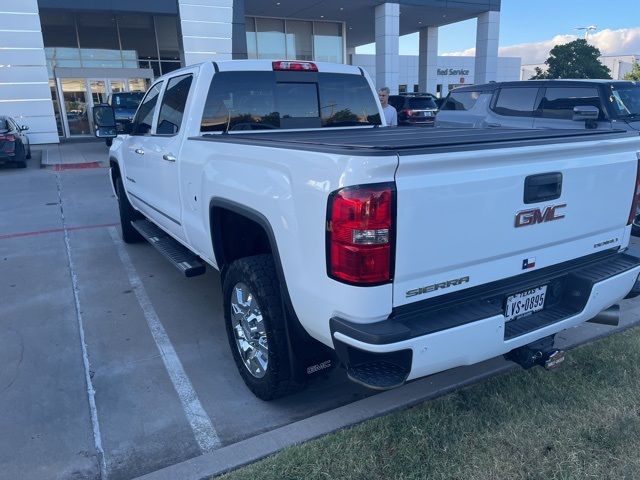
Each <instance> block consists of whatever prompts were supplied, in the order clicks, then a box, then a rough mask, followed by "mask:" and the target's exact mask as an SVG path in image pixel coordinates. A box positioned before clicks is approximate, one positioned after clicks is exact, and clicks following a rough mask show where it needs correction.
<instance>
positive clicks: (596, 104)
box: [436, 80, 640, 130]
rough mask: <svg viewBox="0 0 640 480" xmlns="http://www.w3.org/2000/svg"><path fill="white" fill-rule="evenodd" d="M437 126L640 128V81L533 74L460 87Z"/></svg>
mask: <svg viewBox="0 0 640 480" xmlns="http://www.w3.org/2000/svg"><path fill="white" fill-rule="evenodd" d="M436 127H469V128H491V127H512V128H571V129H575V128H600V129H624V130H640V82H629V81H621V80H529V81H522V82H502V83H489V84H485V85H470V86H466V87H461V88H456V89H455V90H452V91H451V92H450V93H449V95H448V96H447V98H446V100H445V102H444V103H443V104H442V107H441V108H440V112H439V113H438V115H437V116H436Z"/></svg>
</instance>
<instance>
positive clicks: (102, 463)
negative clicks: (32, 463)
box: [55, 172, 107, 480]
mask: <svg viewBox="0 0 640 480" xmlns="http://www.w3.org/2000/svg"><path fill="white" fill-rule="evenodd" d="M55 175H56V188H57V190H58V202H59V205H60V218H61V221H62V229H63V236H64V243H65V249H66V253H67V263H68V266H69V274H70V276H71V288H72V291H73V299H74V303H75V311H76V320H77V323H78V334H79V337H80V348H81V350H82V363H83V366H84V375H85V382H86V386H87V399H88V402H89V411H90V414H91V427H92V430H93V442H94V447H95V449H96V453H97V457H98V467H99V475H100V476H99V478H100V479H101V480H107V464H106V460H105V456H104V450H103V448H102V436H101V434H100V422H99V421H98V409H97V407H96V397H95V393H96V391H95V389H94V387H93V382H92V378H91V377H92V374H91V373H92V372H91V368H90V362H89V354H88V352H87V343H86V341H85V334H84V321H83V318H82V308H81V307H80V293H79V288H78V276H77V274H76V268H75V265H74V263H73V257H72V255H71V241H70V239H69V229H68V228H67V222H66V218H65V215H64V201H63V195H62V179H61V177H60V173H59V172H56V174H55Z"/></svg>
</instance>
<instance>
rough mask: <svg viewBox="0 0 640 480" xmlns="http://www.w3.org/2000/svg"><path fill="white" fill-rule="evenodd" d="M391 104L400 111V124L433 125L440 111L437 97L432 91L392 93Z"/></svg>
mask: <svg viewBox="0 0 640 480" xmlns="http://www.w3.org/2000/svg"><path fill="white" fill-rule="evenodd" d="M389 104H390V105H392V106H393V107H394V108H395V109H396V111H397V112H398V125H433V122H434V120H435V118H436V113H437V111H438V106H437V105H436V97H435V96H434V95H431V94H430V93H402V94H400V95H391V96H390V97H389Z"/></svg>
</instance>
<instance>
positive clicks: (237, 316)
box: [222, 255, 303, 400]
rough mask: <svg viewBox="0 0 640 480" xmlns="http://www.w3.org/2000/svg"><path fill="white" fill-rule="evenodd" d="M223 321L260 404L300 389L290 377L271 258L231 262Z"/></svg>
mask: <svg viewBox="0 0 640 480" xmlns="http://www.w3.org/2000/svg"><path fill="white" fill-rule="evenodd" d="M222 290H223V298H224V317H225V324H226V329H227V336H228V338H229V346H230V347H231V352H232V354H233V359H234V360H235V363H236V367H237V368H238V371H239V372H240V375H241V376H242V379H243V380H244V382H245V383H246V385H247V386H248V387H249V389H250V390H251V391H252V392H253V393H254V394H255V395H256V396H257V397H258V398H260V399H262V400H273V399H275V398H278V397H282V396H284V395H288V394H290V393H293V392H295V391H296V390H299V389H300V388H301V387H302V386H303V384H300V383H297V382H295V381H294V380H293V378H292V372H291V368H290V365H289V350H288V347H287V333H286V330H285V329H286V327H285V317H284V316H285V312H284V310H283V306H282V298H281V296H280V284H279V281H278V278H277V275H276V269H275V265H274V261H273V257H272V256H271V255H256V256H253V257H246V258H241V259H239V260H236V261H235V262H233V263H232V264H231V266H230V267H229V270H228V271H227V273H226V275H225V277H224V282H223V289H222Z"/></svg>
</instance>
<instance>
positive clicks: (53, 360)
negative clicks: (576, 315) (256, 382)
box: [0, 143, 640, 480]
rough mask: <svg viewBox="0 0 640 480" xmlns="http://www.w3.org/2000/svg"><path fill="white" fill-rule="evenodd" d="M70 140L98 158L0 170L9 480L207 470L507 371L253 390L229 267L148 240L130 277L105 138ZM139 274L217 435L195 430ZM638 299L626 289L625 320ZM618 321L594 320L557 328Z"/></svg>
mask: <svg viewBox="0 0 640 480" xmlns="http://www.w3.org/2000/svg"><path fill="white" fill-rule="evenodd" d="M78 145H81V146H80V147H79V146H78ZM56 148H57V147H56ZM60 148H61V149H62V152H63V153H64V152H66V149H67V148H69V149H70V151H73V149H77V150H78V151H84V152H92V153H84V154H79V156H68V157H67V159H69V163H68V164H72V162H71V160H73V159H74V158H75V159H76V160H78V161H79V160H90V161H89V162H80V163H90V164H92V168H87V169H82V170H63V169H57V170H54V169H53V168H44V169H37V168H35V163H34V164H33V166H30V168H28V169H26V170H15V169H0V192H1V193H0V195H1V197H2V202H3V208H2V209H0V332H1V334H0V412H3V413H4V415H0V432H2V435H0V479H5V478H6V479H12V480H13V479H20V478H60V479H67V478H83V479H84V478H101V477H102V478H103V479H107V478H108V479H114V480H118V479H131V478H134V477H137V476H141V475H144V474H149V473H152V472H156V471H158V470H160V471H158V472H157V473H156V474H154V475H152V476H151V477H150V478H181V479H182V478H184V479H186V478H200V477H199V476H198V475H201V474H208V473H216V472H220V471H224V470H226V469H228V468H231V467H233V466H237V465H241V464H242V463H246V462H247V461H252V460H255V459H256V458H257V457H259V456H261V455H266V454H269V453H272V452H273V451H276V450H277V449H278V448H281V447H283V446H286V445H289V444H292V443H295V442H300V441H304V440H306V439H309V438H312V437H314V436H317V435H320V434H323V433H326V432H327V431H331V430H332V429H335V428H340V427H342V426H344V425H348V424H351V423H353V422H355V421H361V420H364V419H366V418H370V417H371V416H377V415H381V414H383V413H386V412H388V411H392V410H393V409H397V408H401V407H403V406H407V405H410V404H412V403H416V402H419V401H422V400H424V399H426V398H430V397H432V396H434V395H438V394H441V393H442V392H444V391H447V390H449V389H451V388H455V387H457V386H459V385H462V384H465V383H468V382H473V381H476V380H477V379H478V378H483V377H484V376H486V375H490V374H493V373H495V372H499V371H503V370H504V369H506V368H509V364H507V363H505V362H503V361H502V360H501V359H494V360H491V361H489V362H485V363H483V364H480V365H476V366H473V367H468V368H461V369H455V370H452V371H450V372H444V373H442V374H439V375H434V376H432V377H429V378H426V379H423V380H420V381H417V382H413V383H411V384H409V385H406V386H405V387H402V388H400V389H397V390H393V391H390V392H384V393H382V394H378V395H373V392H371V391H369V390H366V389H364V388H361V387H359V386H357V385H355V384H353V383H351V382H349V381H348V380H347V379H346V377H345V375H344V373H343V372H342V371H340V370H338V371H334V372H332V373H331V374H330V375H328V376H326V377H324V378H319V379H318V380H317V381H315V382H313V383H312V384H311V385H310V386H309V388H308V389H307V390H305V391H304V392H301V393H299V394H296V395H293V396H291V397H287V398H284V399H280V400H278V401H274V402H269V403H267V402H262V401H260V400H257V399H256V398H255V397H254V396H253V395H252V394H251V393H250V392H249V390H248V389H247V388H246V387H245V385H244V383H243V382H242V380H241V379H240V376H239V375H238V374H237V372H236V367H235V364H234V363H233V360H232V358H231V355H230V352H229V347H228V345H227V340H226V334H225V331H224V325H223V318H222V311H221V299H220V286H219V277H218V274H217V273H216V272H214V271H213V270H211V269H210V270H209V271H208V272H207V274H206V275H204V276H201V277H196V278H193V279H185V278H183V277H181V276H180V275H179V273H178V272H177V271H175V270H174V268H173V267H172V266H171V265H169V264H168V263H167V262H165V261H164V259H163V258H162V257H161V256H160V255H159V254H158V253H157V252H156V251H155V250H154V249H153V248H151V247H150V246H149V245H146V244H139V245H127V246H126V247H125V250H126V255H127V258H128V260H129V262H130V266H131V267H132V268H133V272H134V273H135V276H136V278H137V280H136V279H134V280H135V281H133V282H132V277H131V270H130V269H128V267H127V265H125V264H124V263H123V259H122V256H121V255H120V253H121V252H119V246H118V243H117V241H116V242H114V239H113V236H112V234H113V232H114V228H115V227H114V225H116V224H117V222H118V218H117V207H116V201H115V199H114V197H113V194H112V192H111V188H110V186H109V183H108V177H107V170H106V169H105V168H93V167H100V166H104V165H105V157H106V152H107V149H106V146H104V145H103V144H100V143H91V144H88V145H84V144H65V145H62V146H61V147H60ZM83 155H86V157H83ZM43 158H44V157H43ZM56 165H59V164H56ZM116 238H117V236H116ZM138 280H139V282H138ZM140 286H142V287H143V289H144V292H145V295H146V297H147V298H148V301H149V304H150V305H151V306H152V308H153V311H154V312H155V314H156V315H157V320H158V321H159V322H160V324H161V326H162V328H163V330H164V332H165V333H166V337H167V339H168V341H169V342H170V345H171V348H172V349H173V350H174V351H175V354H176V357H177V360H178V361H179V363H180V365H181V367H182V368H183V371H184V374H185V376H186V378H187V380H188V382H189V384H190V385H191V386H192V388H193V392H194V394H195V396H196V397H197V400H198V402H199V403H200V405H201V406H202V408H203V410H204V412H205V413H206V416H207V417H208V418H209V419H210V422H211V425H212V426H213V427H214V429H215V433H216V435H217V437H218V439H219V441H220V444H219V447H221V448H218V446H216V447H215V448H214V449H213V450H212V451H205V450H203V448H202V443H199V442H198V441H197V440H196V435H195V433H194V428H193V423H192V422H190V412H188V411H186V410H185V406H184V402H183V401H182V400H181V397H180V395H179V392H178V390H177V389H179V388H180V386H178V387H176V384H175V381H174V379H173V378H172V376H171V375H170V372H169V371H168V369H167V363H166V355H167V352H166V351H163V350H162V346H160V347H159V344H158V342H157V339H156V338H155V337H154V335H152V332H151V331H150V324H149V318H148V314H149V312H148V310H149V306H148V305H146V306H145V305H142V304H141V301H140V296H139V295H138V293H139V288H140ZM638 303H639V302H637V301H631V302H625V305H624V322H625V325H631V324H633V323H635V322H637V321H638V319H639V318H640V309H638V308H637V305H638ZM610 331H611V330H610V329H609V328H608V327H601V326H593V325H585V326H583V327H581V328H580V329H574V330H572V331H570V332H567V333H566V334H563V335H562V339H561V341H563V342H566V343H568V344H571V343H576V342H581V341H585V340H587V339H589V338H592V337H593V336H594V335H600V334H606V333H608V332H610ZM81 335H83V336H84V342H81V340H80V339H81ZM247 452H249V453H251V455H248V454H247ZM164 468H167V470H162V469H164Z"/></svg>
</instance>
